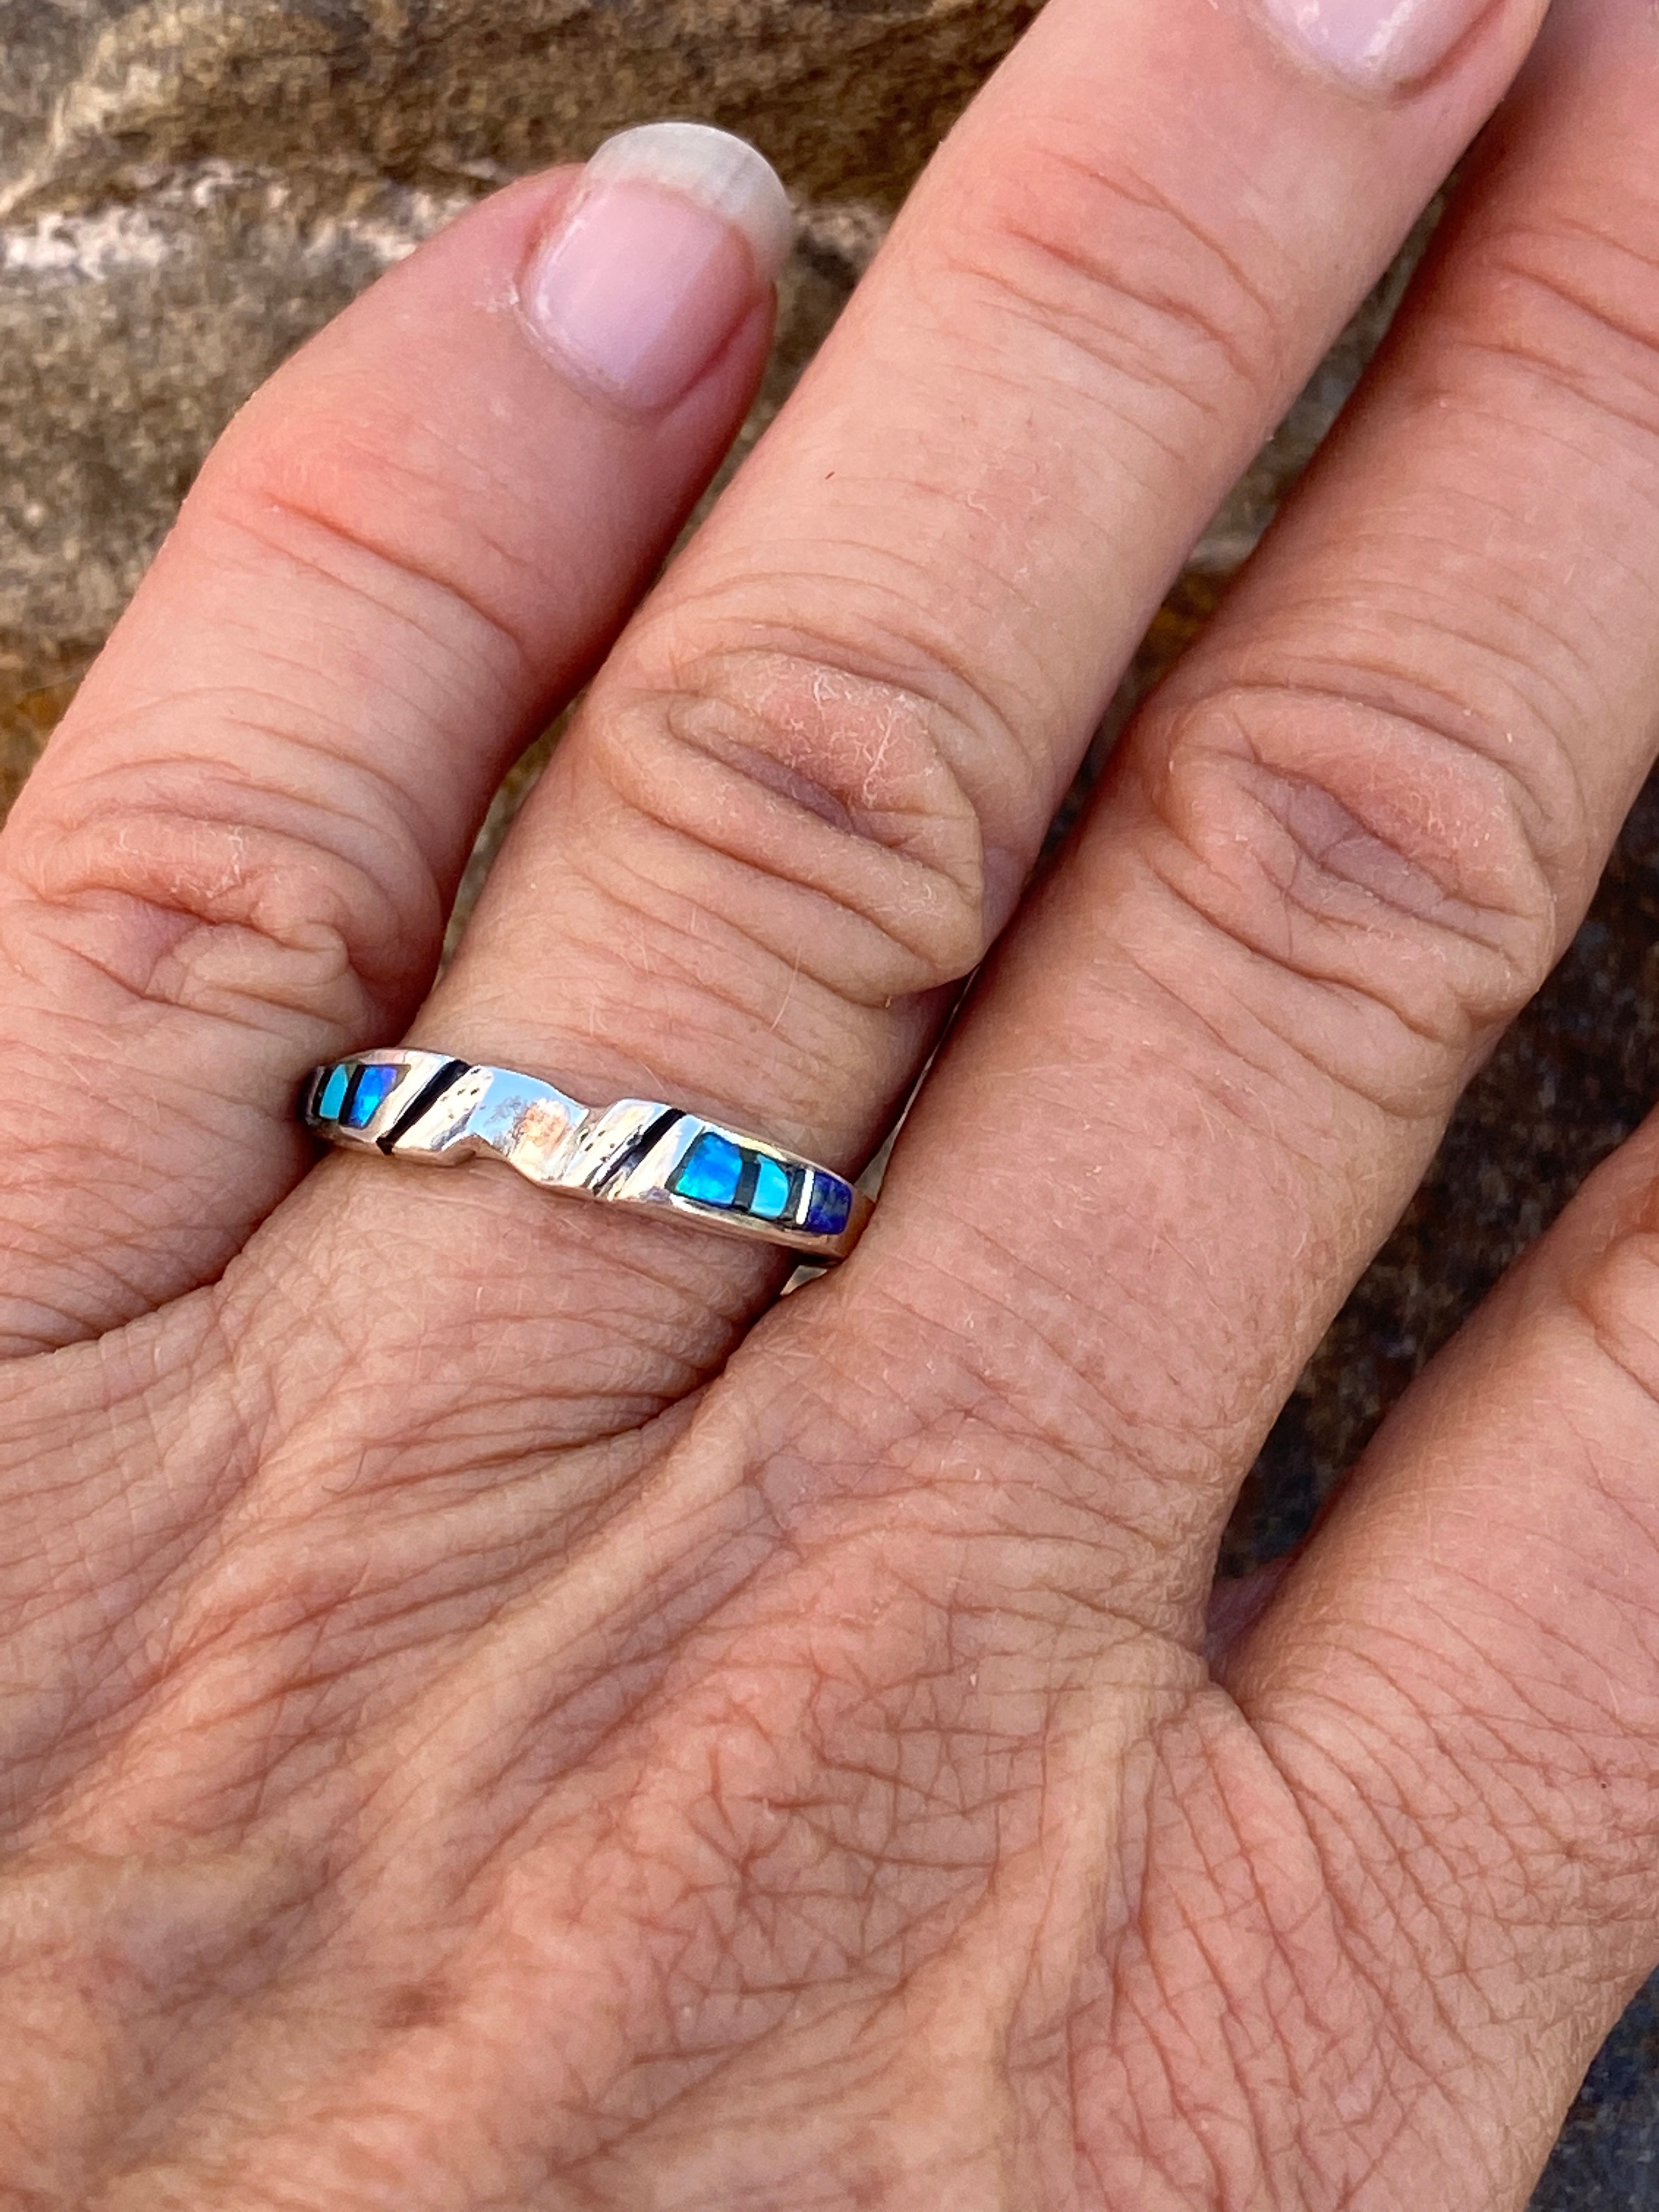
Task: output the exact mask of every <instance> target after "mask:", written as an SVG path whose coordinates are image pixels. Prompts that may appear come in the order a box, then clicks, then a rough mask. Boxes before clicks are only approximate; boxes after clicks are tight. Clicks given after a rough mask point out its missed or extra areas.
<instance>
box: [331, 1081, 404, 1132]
mask: <svg viewBox="0 0 1659 2212" xmlns="http://www.w3.org/2000/svg"><path fill="white" fill-rule="evenodd" d="M399 1072H400V1071H399V1070H398V1069H397V1068H395V1067H364V1068H360V1069H359V1070H358V1073H357V1080H356V1084H355V1085H353V1088H352V1092H351V1103H350V1104H349V1106H348V1107H347V1108H346V1110H345V1113H344V1115H343V1121H344V1124H345V1127H347V1128H348V1129H366V1128H367V1127H368V1125H369V1123H370V1122H371V1121H373V1120H374V1116H375V1115H376V1114H377V1113H378V1112H379V1111H380V1108H381V1107H382V1106H383V1105H384V1104H385V1103H386V1093H387V1091H390V1090H391V1089H392V1086H393V1085H395V1084H396V1082H397V1080H398V1074H399Z"/></svg>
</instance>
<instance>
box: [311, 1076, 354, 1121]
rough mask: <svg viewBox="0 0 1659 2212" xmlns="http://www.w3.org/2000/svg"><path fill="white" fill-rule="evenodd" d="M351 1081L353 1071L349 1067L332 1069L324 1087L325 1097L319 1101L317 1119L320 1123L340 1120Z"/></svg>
mask: <svg viewBox="0 0 1659 2212" xmlns="http://www.w3.org/2000/svg"><path fill="white" fill-rule="evenodd" d="M350 1080H351V1070H350V1069H349V1067H331V1068H330V1070H329V1072H328V1080H327V1082H326V1083H325V1084H324V1085H323V1095H322V1097H320V1098H319V1100H318V1101H317V1119H318V1120H319V1121H337V1120H338V1119H339V1115H340V1109H341V1107H342V1106H343V1105H344V1104H345V1095H346V1085H347V1084H348V1083H349V1082H350Z"/></svg>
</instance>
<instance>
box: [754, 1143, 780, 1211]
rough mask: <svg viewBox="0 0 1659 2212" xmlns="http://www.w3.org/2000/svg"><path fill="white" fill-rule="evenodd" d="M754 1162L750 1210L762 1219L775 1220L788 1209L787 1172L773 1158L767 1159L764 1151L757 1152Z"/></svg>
mask: <svg viewBox="0 0 1659 2212" xmlns="http://www.w3.org/2000/svg"><path fill="white" fill-rule="evenodd" d="M755 1164H756V1168H757V1174H756V1176H755V1195H754V1198H753V1200H752V1201H751V1211H752V1212H756V1213H757V1214H759V1216H760V1218H761V1219H762V1220H763V1221H775V1220H776V1219H777V1218H778V1217H779V1215H780V1214H781V1213H785V1212H787V1211H788V1206H789V1176H788V1172H787V1170H786V1169H783V1168H781V1167H780V1166H779V1165H778V1164H777V1162H776V1161H775V1160H769V1159H768V1158H767V1157H766V1155H765V1153H764V1152H761V1153H757V1156H756V1163H755Z"/></svg>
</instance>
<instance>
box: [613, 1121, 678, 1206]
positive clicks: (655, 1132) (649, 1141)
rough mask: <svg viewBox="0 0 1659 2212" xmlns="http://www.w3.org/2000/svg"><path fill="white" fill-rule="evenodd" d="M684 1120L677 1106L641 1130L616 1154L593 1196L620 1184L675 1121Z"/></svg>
mask: <svg viewBox="0 0 1659 2212" xmlns="http://www.w3.org/2000/svg"><path fill="white" fill-rule="evenodd" d="M684 1118H685V1116H684V1112H683V1110H682V1109H680V1108H679V1107H678V1106H671V1107H670V1108H669V1109H668V1110H667V1112H666V1113H665V1114H659V1115H658V1116H657V1118H656V1120H655V1121H653V1122H652V1123H651V1125H650V1127H648V1128H647V1129H644V1130H641V1133H640V1134H639V1135H638V1136H637V1137H635V1139H634V1141H633V1143H632V1144H631V1145H625V1146H623V1149H622V1151H621V1152H618V1153H617V1157H616V1158H615V1159H614V1160H612V1161H611V1164H610V1166H609V1167H608V1168H607V1169H606V1170H605V1173H604V1174H603V1175H602V1176H600V1177H599V1181H598V1182H596V1183H595V1184H594V1186H593V1194H594V1196H595V1197H596V1198H597V1197H599V1195H600V1194H602V1193H603V1192H605V1191H607V1190H609V1189H610V1188H611V1184H612V1183H613V1182H620V1180H621V1179H622V1177H623V1176H625V1175H626V1174H628V1172H629V1170H630V1169H632V1168H636V1167H637V1166H638V1165H639V1164H640V1162H641V1160H642V1159H643V1158H645V1156H646V1154H647V1152H649V1151H650V1149H651V1147H652V1146H653V1145H654V1144H655V1143H656V1142H657V1141H658V1139H659V1138H662V1137H665V1136H666V1135H667V1134H668V1132H669V1131H670V1130H671V1128H672V1127H674V1124H675V1123H676V1122H677V1121H684Z"/></svg>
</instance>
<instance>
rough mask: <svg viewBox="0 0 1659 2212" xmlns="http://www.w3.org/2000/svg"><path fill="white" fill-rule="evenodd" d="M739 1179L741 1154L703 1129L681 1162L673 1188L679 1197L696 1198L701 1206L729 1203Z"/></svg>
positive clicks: (741, 1173) (710, 1130)
mask: <svg viewBox="0 0 1659 2212" xmlns="http://www.w3.org/2000/svg"><path fill="white" fill-rule="evenodd" d="M742 1180H743V1154H742V1153H741V1152H739V1151H738V1148H737V1146H735V1145H732V1144H728V1143H727V1142H726V1139H725V1138H724V1137H717V1136H716V1135H715V1134H714V1131H713V1130H712V1129H705V1130H704V1131H703V1133H702V1136H700V1137H699V1138H698V1139H697V1141H696V1144H695V1145H693V1146H692V1147H691V1149H690V1152H688V1153H687V1154H686V1156H685V1158H684V1160H683V1161H682V1162H681V1164H680V1171H679V1173H678V1175H677V1176H675V1178H674V1188H675V1190H676V1192H677V1193H678V1195H679V1196H680V1197H682V1198H695V1199H698V1200H701V1201H702V1204H703V1205H704V1206H730V1205H731V1203H732V1200H733V1199H734V1198H735V1197H736V1196H737V1194H738V1183H739V1182H741V1181H742Z"/></svg>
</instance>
